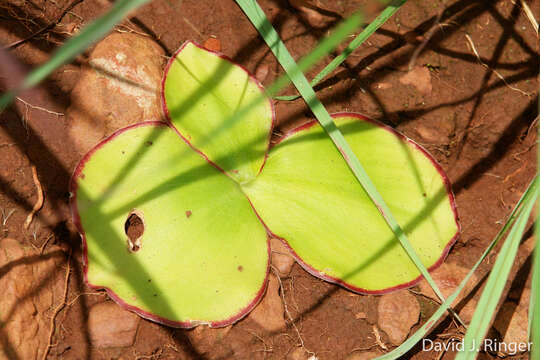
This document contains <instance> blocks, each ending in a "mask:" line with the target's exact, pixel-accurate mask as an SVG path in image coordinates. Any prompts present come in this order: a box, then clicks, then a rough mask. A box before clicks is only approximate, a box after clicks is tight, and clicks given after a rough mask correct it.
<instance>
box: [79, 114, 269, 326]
mask: <svg viewBox="0 0 540 360" xmlns="http://www.w3.org/2000/svg"><path fill="white" fill-rule="evenodd" d="M143 126H157V127H167V128H169V129H171V130H173V131H175V132H176V133H177V134H178V130H176V129H175V128H174V127H173V126H172V125H171V124H170V123H166V122H163V121H144V122H140V123H136V124H133V125H130V126H127V127H124V128H121V129H119V130H117V131H116V132H114V133H113V134H111V135H109V136H108V137H106V138H105V139H103V140H101V141H100V142H99V143H98V144H97V145H95V146H94V147H93V148H92V149H91V150H90V151H88V152H87V153H86V154H85V155H84V156H83V158H82V159H81V160H80V161H79V163H78V164H77V166H76V167H75V170H74V171H73V174H72V176H71V179H70V184H69V191H70V197H69V208H70V211H71V217H72V219H73V223H74V225H75V227H76V229H77V231H78V232H79V235H80V236H81V240H82V266H83V280H84V283H85V284H86V285H87V286H88V287H89V288H91V289H94V290H105V291H106V292H107V295H108V296H109V297H110V298H111V299H112V300H113V301H114V302H116V303H117V304H118V305H119V306H120V307H121V308H123V309H124V310H128V311H131V312H134V313H136V314H137V315H139V316H140V317H142V318H144V319H147V320H150V321H153V322H156V323H158V324H162V325H166V326H169V327H174V328H183V329H190V328H194V327H196V326H198V325H208V326H209V327H210V328H220V327H225V326H229V325H232V324H234V323H236V322H238V321H239V320H241V319H243V318H244V317H245V316H247V315H248V314H249V313H250V312H251V311H252V310H253V309H254V308H255V307H256V306H257V305H258V304H259V302H260V301H261V300H262V298H263V296H264V294H265V292H266V288H267V284H268V277H269V274H270V264H271V258H272V253H271V249H270V238H269V237H268V236H267V238H266V247H267V254H268V261H267V266H266V275H265V278H264V280H263V282H262V285H261V288H260V289H259V291H258V292H257V294H256V295H255V297H254V298H253V300H251V302H250V303H249V304H248V305H247V306H246V307H244V308H243V309H241V310H240V311H239V312H238V313H237V314H235V315H233V316H231V317H230V318H227V319H224V320H220V321H201V320H187V321H173V320H170V319H167V318H164V317H161V316H158V315H155V314H153V313H151V312H148V311H145V310H143V309H141V308H139V307H137V306H134V305H130V304H128V303H127V302H126V301H124V300H123V299H122V298H121V297H120V296H118V295H117V294H116V293H115V292H114V291H113V290H112V289H111V288H108V287H106V286H100V285H97V284H92V283H91V282H90V281H89V280H88V266H89V261H88V244H87V240H86V235H85V231H84V228H83V226H82V222H81V217H80V214H79V210H78V209H77V190H78V184H77V180H78V179H79V178H81V176H82V175H83V173H82V171H83V169H84V166H85V165H86V163H87V162H88V161H89V160H90V159H91V158H92V155H93V154H94V153H95V152H96V151H98V150H99V149H101V148H102V147H103V146H104V145H106V144H107V143H109V142H110V141H112V140H114V139H115V138H116V137H118V136H119V135H121V134H123V133H125V132H127V131H129V130H132V129H135V128H139V127H143ZM182 139H183V140H184V141H186V140H185V139H184V138H183V137H182ZM186 143H187V141H186ZM188 145H189V143H188ZM203 157H204V156H203ZM204 158H205V159H206V157H204ZM207 161H208V162H209V163H210V164H212V165H214V166H215V167H216V168H217V169H218V170H221V169H220V168H219V167H218V166H216V165H215V164H213V163H212V162H210V161H209V160H208V159H207ZM221 171H222V172H223V173H224V171H223V170H221ZM244 196H245V195H244ZM246 198H247V196H246ZM248 201H249V203H250V205H251V207H252V208H253V205H252V204H251V201H250V200H249V199H248ZM255 214H256V215H257V217H258V218H259V220H260V217H259V216H258V214H257V213H256V212H255ZM261 223H262V222H261ZM262 224H263V225H264V223H262ZM264 226H265V225H264ZM265 227H266V226H265Z"/></svg>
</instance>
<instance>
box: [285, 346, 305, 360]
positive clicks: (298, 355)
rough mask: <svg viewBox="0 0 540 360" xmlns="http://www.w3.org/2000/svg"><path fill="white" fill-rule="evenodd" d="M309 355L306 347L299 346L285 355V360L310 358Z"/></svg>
mask: <svg viewBox="0 0 540 360" xmlns="http://www.w3.org/2000/svg"><path fill="white" fill-rule="evenodd" d="M310 359H311V355H310V354H309V353H308V352H307V351H306V349H304V348H302V347H299V348H296V349H294V350H293V351H291V352H290V353H289V354H288V355H287V360H310Z"/></svg>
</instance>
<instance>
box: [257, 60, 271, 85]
mask: <svg viewBox="0 0 540 360" xmlns="http://www.w3.org/2000/svg"><path fill="white" fill-rule="evenodd" d="M269 70H270V67H269V66H268V64H262V65H261V66H259V67H258V68H257V69H256V70H255V78H256V79H257V80H258V81H259V82H260V83H263V82H264V80H266V78H267V77H268V71H269Z"/></svg>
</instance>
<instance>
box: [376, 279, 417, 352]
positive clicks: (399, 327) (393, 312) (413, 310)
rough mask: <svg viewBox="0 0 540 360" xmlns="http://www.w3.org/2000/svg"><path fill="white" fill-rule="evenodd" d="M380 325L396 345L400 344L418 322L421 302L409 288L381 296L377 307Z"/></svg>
mask: <svg viewBox="0 0 540 360" xmlns="http://www.w3.org/2000/svg"><path fill="white" fill-rule="evenodd" d="M377 312H378V314H379V318H378V325H379V328H380V329H381V330H382V331H384V332H385V333H386V334H387V335H388V338H389V340H390V342H391V343H392V344H394V345H400V344H401V343H402V342H403V341H404V340H405V339H406V338H407V335H409V331H410V330H411V328H412V327H413V326H414V325H415V324H416V323H417V322H418V318H419V316H420V304H418V300H416V297H415V296H414V295H412V294H411V293H410V292H409V291H407V290H399V291H396V292H393V293H390V294H387V295H383V296H381V298H380V299H379V305H378V307H377Z"/></svg>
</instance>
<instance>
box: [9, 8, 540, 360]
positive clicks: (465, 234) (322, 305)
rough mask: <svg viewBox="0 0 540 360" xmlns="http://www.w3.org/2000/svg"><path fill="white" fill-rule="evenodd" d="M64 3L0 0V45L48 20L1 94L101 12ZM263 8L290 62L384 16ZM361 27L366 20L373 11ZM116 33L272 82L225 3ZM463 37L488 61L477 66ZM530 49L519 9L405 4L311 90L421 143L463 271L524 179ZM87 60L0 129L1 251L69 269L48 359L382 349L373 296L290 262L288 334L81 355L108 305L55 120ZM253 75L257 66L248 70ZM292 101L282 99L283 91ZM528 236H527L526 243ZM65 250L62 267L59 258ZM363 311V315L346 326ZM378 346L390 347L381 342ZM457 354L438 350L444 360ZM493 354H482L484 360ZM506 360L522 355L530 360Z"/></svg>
mask: <svg viewBox="0 0 540 360" xmlns="http://www.w3.org/2000/svg"><path fill="white" fill-rule="evenodd" d="M70 3H71V1H69V0H56V1H45V0H35V1H24V0H2V1H1V2H0V19H1V21H0V42H1V43H2V44H3V45H9V44H13V43H15V42H16V41H18V40H21V39H26V38H28V37H30V36H31V35H32V34H34V33H36V32H37V31H39V30H41V29H44V28H45V27H47V26H49V24H54V23H56V22H58V24H57V25H52V26H50V27H49V28H48V29H47V30H46V31H43V32H41V33H40V34H38V35H37V36H33V37H31V38H30V39H28V40H27V41H25V42H24V43H22V44H19V45H18V46H15V47H13V48H11V49H9V50H8V52H7V53H2V52H0V59H1V60H0V63H1V64H2V65H1V69H0V84H1V85H0V86H3V88H6V87H9V86H13V84H16V83H17V81H19V80H20V79H21V78H22V77H23V76H24V73H25V72H26V70H27V69H28V68H30V67H32V66H35V65H38V64H40V63H42V62H44V61H45V60H46V59H47V58H48V56H49V55H50V54H51V53H52V52H53V51H54V50H55V49H56V48H57V47H58V46H59V45H61V44H62V43H63V42H64V41H65V39H66V38H68V37H69V36H70V35H71V34H73V33H74V32H76V31H77V29H79V28H80V27H81V26H83V25H84V24H86V23H88V22H89V21H90V20H92V19H93V18H96V17H97V16H99V15H100V14H103V13H104V12H105V11H106V10H107V8H108V7H110V3H109V2H108V1H106V0H79V1H75V5H74V6H73V7H72V8H71V9H70V10H69V11H68V12H65V11H64V10H65V9H66V8H67V7H68V6H69V4H70ZM443 3H445V4H444V5H443ZM528 3H529V4H530V6H531V8H532V11H533V13H534V14H536V15H539V14H540V1H536V0H535V1H528ZM260 4H261V6H262V8H263V9H264V11H265V12H266V14H267V16H268V17H269V18H270V19H271V20H272V23H273V24H274V26H275V28H276V29H277V30H278V32H279V33H280V35H281V37H282V38H283V39H284V40H285V43H286V45H287V46H288V48H289V50H290V51H291V53H292V55H293V56H294V57H295V58H296V59H298V58H300V57H301V56H302V55H304V54H306V53H308V52H309V51H310V50H311V49H312V48H313V47H314V45H315V44H316V43H317V41H319V40H320V39H321V38H322V37H324V36H325V35H326V34H327V32H328V30H329V29H331V28H332V27H333V26H334V25H335V24H336V22H337V21H339V19H340V18H341V17H344V16H347V15H348V14H350V13H352V12H353V11H354V10H355V9H357V8H358V7H359V5H366V11H367V13H368V14H371V13H376V11H378V10H379V9H380V7H378V6H377V5H374V4H373V3H372V2H371V1H367V2H366V1H356V0H350V1H330V0H328V1H321V4H322V6H323V7H324V8H325V9H327V10H328V11H325V12H324V15H325V16H323V17H322V18H321V19H318V20H319V23H316V24H313V21H312V20H313V19H312V18H309V17H306V16H303V14H302V13H301V12H299V11H297V10H295V9H293V8H292V7H290V6H289V5H288V3H287V2H286V1H284V0H261V1H260ZM443 10H444V12H442V15H440V17H439V16H438V15H439V14H440V12H441V11H443ZM63 12H65V14H64V16H63V17H61V15H62V14H63ZM60 17H61V19H60ZM368 17H369V19H371V18H373V15H369V16H368ZM59 19H60V20H59ZM437 20H438V24H437V23H436V22H437ZM434 26H435V27H434ZM433 27H434V28H433ZM432 28H433V29H432ZM431 29H432V30H431ZM430 30H431V31H430ZM115 31H118V32H134V33H139V34H143V35H144V36H149V37H151V38H153V39H154V40H155V41H156V42H157V43H158V44H159V45H160V46H161V47H162V48H163V49H164V50H165V53H166V54H168V55H170V54H171V53H173V52H174V51H175V49H177V48H178V47H179V46H180V44H182V43H183V42H184V41H185V40H188V39H191V40H195V41H197V42H199V43H204V42H205V41H206V40H208V39H209V38H211V37H216V38H217V39H219V40H220V45H221V51H222V52H223V53H225V54H226V55H228V56H229V57H231V58H232V59H234V60H235V61H236V62H238V63H240V64H242V65H243V66H245V67H247V68H248V69H249V70H250V71H251V72H252V73H257V71H258V70H259V69H260V68H261V67H264V66H266V67H267V68H268V69H269V71H268V75H267V76H266V78H265V79H264V80H263V82H264V84H265V85H268V84H270V83H271V82H272V81H273V80H274V79H276V77H277V76H278V75H279V74H281V73H282V70H281V69H280V67H279V66H278V65H277V64H276V61H275V59H274V57H273V56H272V54H271V53H270V52H269V50H268V48H267V47H266V46H265V45H264V43H263V41H262V40H261V39H260V38H259V37H258V36H257V33H256V31H255V30H254V29H253V28H252V27H251V25H250V23H249V21H248V20H247V19H246V17H245V16H244V15H243V13H242V12H241V11H240V10H239V8H238V7H237V6H236V5H235V4H234V2H233V1H231V0H227V1H195V0H184V1H168V0H154V1H152V2H151V3H150V4H148V5H146V6H144V7H143V8H141V9H139V10H137V11H136V12H135V13H133V14H132V15H131V18H130V20H129V21H124V22H123V23H122V25H121V26H117V27H116V28H115ZM429 35H431V38H430V39H429V41H428V42H427V44H425V47H424V48H423V50H422V51H421V52H420V54H419V56H418V57H417V58H416V59H415V60H414V65H416V66H419V67H424V68H427V69H428V70H429V75H430V79H431V85H429V84H427V85H428V86H426V84H425V83H424V84H421V85H422V86H418V88H417V87H416V85H415V83H414V81H413V82H412V83H411V82H410V81H408V82H407V81H404V80H403V79H402V77H403V76H404V75H405V74H406V73H407V69H408V67H409V63H410V62H411V59H413V58H414V53H415V50H416V49H418V48H419V47H420V46H423V43H424V41H425V40H426V38H428V37H429ZM467 35H468V36H470V39H471V40H472V42H473V43H474V46H475V48H476V50H477V52H478V54H479V55H480V56H481V59H482V62H483V63H484V64H485V65H482V64H480V62H479V60H478V58H477V56H476V55H475V54H474V52H473V50H472V49H471V46H470V43H469V41H468V40H467V37H466V36H467ZM3 45H2V46H3ZM538 45H539V44H538V38H537V35H536V33H535V32H534V30H533V28H532V26H531V23H530V22H529V21H528V19H527V17H526V16H525V13H524V11H523V10H522V8H521V7H520V2H519V1H514V2H512V1H506V0H504V1H503V0H501V1H475V0H448V1H445V2H441V4H439V3H438V2H432V1H427V0H421V1H409V2H408V3H407V4H406V5H405V6H404V7H403V8H402V9H401V10H400V11H399V12H398V13H397V14H396V15H395V16H394V17H393V18H392V19H391V20H390V21H388V22H387V23H386V24H385V25H384V27H383V28H382V29H380V30H379V31H378V32H377V33H376V34H375V35H374V36H372V37H371V38H370V39H369V41H367V42H366V43H365V44H364V45H363V46H361V48H360V49H359V50H357V51H356V52H354V53H353V54H352V55H351V56H350V57H349V58H348V59H347V61H346V62H345V63H344V64H343V65H342V66H341V67H339V68H338V69H337V70H336V71H335V72H334V73H333V74H332V75H331V76H330V77H328V78H327V79H326V80H325V81H324V82H323V83H322V84H320V85H319V86H317V90H318V95H319V97H320V99H321V100H322V101H323V103H324V104H325V105H326V106H327V107H328V109H329V111H330V112H337V111H357V112H361V113H364V114H366V115H368V116H370V117H372V118H375V119H380V120H381V121H383V122H386V123H388V124H390V125H392V126H394V127H396V128H397V129H398V130H400V131H402V132H403V133H405V134H406V135H407V136H409V137H411V138H413V139H415V140H417V141H418V142H419V143H421V144H422V145H424V146H425V147H426V148H427V149H428V150H429V151H430V152H431V153H432V154H433V155H434V156H435V157H436V158H437V160H438V161H439V162H440V163H441V164H442V166H443V168H444V169H445V170H446V171H447V173H448V175H449V177H450V179H451V181H452V184H453V189H454V192H455V194H456V196H457V205H458V210H459V214H460V218H461V224H462V228H463V229H462V234H461V236H460V238H459V240H458V243H457V244H456V245H455V246H454V248H453V250H452V251H451V253H450V255H449V259H448V261H451V262H455V263H458V264H460V265H463V266H465V267H470V266H472V264H473V263H474V262H475V261H476V259H477V258H478V257H479V256H480V254H481V252H482V251H483V249H484V248H485V246H486V244H487V243H488V242H489V241H490V239H492V238H493V236H494V235H495V234H496V233H497V231H498V230H499V228H500V227H501V224H502V223H504V221H505V219H506V217H507V215H508V214H509V212H510V211H511V209H512V207H513V205H514V204H515V203H516V202H517V200H518V199H519V197H520V195H521V194H522V192H523V191H524V189H525V187H526V186H527V184H528V183H529V182H530V180H531V179H532V178H533V176H534V174H535V171H536V168H535V161H536V160H535V154H536V148H535V146H534V145H535V142H536V135H535V133H536V127H535V126H534V125H535V124H533V122H534V120H535V117H536V115H537V108H538V104H537V100H536V99H537V89H538V78H537V72H538V68H539V65H540V64H539V58H538ZM341 48H343V47H341ZM340 50H341V49H340ZM336 54H337V52H336ZM333 55H335V54H333ZM85 59H86V55H82V56H80V57H78V58H77V59H76V60H75V61H74V62H73V63H71V64H69V65H66V66H63V67H62V68H60V69H59V70H57V71H56V72H55V73H54V74H53V75H52V76H51V77H50V78H49V79H48V80H47V81H45V82H44V83H43V84H42V85H41V86H40V87H39V88H35V89H32V90H30V91H27V92H26V93H25V94H23V95H21V99H24V102H23V101H21V100H16V101H15V103H14V104H13V105H12V106H11V107H10V108H9V110H7V111H5V112H4V113H3V114H2V115H1V120H0V210H2V212H3V218H2V219H1V221H0V231H1V233H0V241H2V239H3V238H8V237H10V238H14V239H16V240H18V241H19V242H21V243H22V244H24V245H30V246H33V247H35V248H36V249H37V250H36V251H37V253H38V254H39V249H40V247H41V246H42V245H43V246H44V247H45V248H47V247H50V246H54V245H55V244H56V245H61V248H62V249H63V251H64V252H65V254H66V255H65V261H67V260H68V259H69V261H71V276H70V278H69V287H68V296H67V298H68V303H67V306H65V307H64V308H63V309H62V310H61V311H60V312H59V314H58V315H57V317H56V327H55V332H54V336H53V339H52V342H51V344H52V347H51V348H50V352H49V358H51V359H52V358H62V359H86V358H88V359H113V358H122V359H135V358H140V359H142V358H146V359H151V358H153V359H225V358H237V359H266V358H268V359H282V358H287V356H291V354H293V352H294V350H295V349H296V348H297V347H298V346H299V344H300V343H301V342H303V344H304V346H305V348H306V349H309V350H310V351H312V352H313V353H315V354H316V356H317V358H318V359H342V358H346V357H347V356H349V355H350V354H352V353H357V352H358V353H359V352H362V351H367V350H368V349H369V350H370V351H377V350H380V349H379V348H378V346H377V343H376V342H375V336H374V334H373V330H372V329H373V324H375V323H376V320H377V313H376V312H377V311H376V309H377V303H378V297H377V296H361V295H355V294H352V293H350V292H348V291H346V290H343V289H342V288H340V287H338V286H335V285H332V284H329V283H326V282H323V281H321V280H319V279H316V278H314V277H313V276H311V275H309V274H308V273H306V272H305V271H303V270H302V269H301V268H300V267H299V266H297V265H295V266H294V268H293V271H292V273H291V275H290V276H289V277H288V278H286V279H283V289H284V295H285V296H284V298H285V301H286V303H287V308H288V310H289V312H290V315H291V317H292V319H293V320H294V326H293V324H292V323H291V321H290V320H289V319H288V318H287V322H288V327H287V328H286V329H284V330H283V331H280V332H278V333H267V332H264V331H263V330H262V329H261V328H260V327H258V325H257V324H256V323H255V322H253V321H252V320H251V319H249V318H246V319H245V320H242V321H240V322H238V323H237V324H236V325H234V326H233V327H232V329H230V331H229V332H227V333H226V334H225V335H224V336H223V337H220V338H218V339H217V340H216V341H215V342H214V343H213V344H211V343H208V342H207V343H204V342H197V341H195V340H193V337H191V338H192V340H191V341H190V340H189V335H190V334H191V333H190V332H189V331H185V330H178V329H171V328H167V327H164V326H161V325H158V324H155V323H152V322H149V321H145V320H144V321H141V322H140V324H139V329H138V332H137V337H136V341H135V344H134V345H133V346H132V347H127V348H118V349H103V350H100V349H95V348H92V347H91V345H90V338H89V335H88V331H87V318H88V309H89V307H90V306H91V305H93V304H95V303H97V302H101V301H103V299H104V295H99V293H98V292H96V291H94V290H91V289H89V288H87V287H86V286H85V285H84V283H83V280H82V274H81V263H80V259H81V242H80V238H79V236H78V234H76V232H75V231H74V229H73V224H72V221H71V217H70V213H69V210H68V206H67V203H68V197H69V193H68V182H69V178H70V175H71V172H72V171H73V169H74V167H75V165H76V163H77V162H78V161H79V160H80V155H79V154H78V152H77V151H76V150H75V147H74V145H73V144H74V141H73V140H72V139H70V138H69V137H68V132H67V127H66V121H67V120H66V118H65V117H64V116H63V115H62V114H63V113H65V111H66V109H67V107H68V106H69V105H70V104H69V103H70V92H71V90H72V89H73V87H74V85H75V83H76V82H77V80H78V76H79V72H80V69H81V66H82V64H84V62H85ZM330 59H331V57H328V58H326V59H324V61H323V62H321V63H320V64H318V65H317V66H316V68H315V69H312V70H311V71H309V73H308V77H312V76H313V75H314V74H315V73H316V72H317V71H318V70H320V69H321V68H322V67H323V66H324V64H326V63H328V62H329V61H330ZM263 69H264V68H263ZM264 72H265V71H262V70H259V74H261V73H264ZM503 79H504V80H503ZM424 80H425V79H424ZM419 81H420V80H419ZM2 83H3V84H2ZM292 91H293V89H292V88H289V89H288V90H287V91H286V92H287V93H292ZM276 111H277V117H278V124H279V125H278V127H277V128H276V129H275V132H276V136H278V135H279V133H283V132H285V131H286V130H287V129H290V128H292V127H294V126H295V125H297V124H299V123H301V122H305V121H307V120H308V119H310V118H312V114H311V113H310V112H309V110H308V108H307V107H306V105H305V104H304V102H303V101H302V100H296V101H294V102H290V103H287V102H278V103H277V104H276ZM32 165H33V166H35V167H36V168H37V173H38V176H39V179H40V182H41V186H42V187H43V191H44V197H45V203H44V206H43V208H42V209H41V210H40V211H39V212H38V213H37V215H36V217H35V219H34V221H33V222H32V224H31V225H30V227H29V229H28V230H25V229H24V228H23V224H24V222H25V219H26V216H27V214H28V213H29V212H30V211H31V210H32V208H33V207H34V203H35V201H36V199H37V192H36V191H37V190H36V186H35V184H34V181H33V178H32V170H31V166H32ZM12 211H13V212H12ZM9 214H11V216H9V217H8V215H9ZM51 235H52V238H51V237H50V236H51ZM530 236H531V230H530V229H529V230H528V232H527V236H526V238H528V237H530ZM46 241H47V242H48V243H45V242H46ZM71 251H72V252H73V256H71V257H68V255H67V254H68V253H71ZM518 258H519V261H518V262H517V264H516V268H515V269H514V270H513V272H512V276H513V280H512V282H511V283H510V284H509V285H508V290H509V291H510V294H515V293H516V292H517V293H518V294H520V293H521V291H522V289H523V288H524V286H526V282H527V281H530V280H527V279H528V278H529V277H530V276H529V275H530V266H531V259H530V247H525V246H523V247H522V248H520V253H519V255H518ZM494 259H495V258H494V257H490V259H489V261H488V262H486V264H484V265H483V266H482V268H481V271H480V273H479V274H480V276H479V278H482V279H483V280H482V281H485V276H483V275H485V274H486V271H487V269H489V266H490V265H489V264H493V261H494ZM36 261H38V262H39V261H40V259H39V256H38V257H35V256H34V257H32V260H28V262H20V263H17V264H12V265H10V266H5V267H2V268H0V277H2V276H4V275H5V273H7V272H9V271H11V269H12V268H13V267H14V266H30V265H31V263H32V262H36ZM65 271H66V268H65V264H64V265H62V266H61V267H58V268H57V269H56V270H55V271H51V272H54V273H55V274H49V275H50V276H45V275H44V276H43V284H42V285H41V286H44V287H52V286H58V284H53V281H55V282H58V281H59V282H60V283H59V284H60V287H62V286H63V285H62V284H63V281H64V279H63V277H62V276H57V275H58V274H56V272H58V273H62V274H63V273H65ZM480 286H481V284H480V285H479V286H477V288H476V290H478V289H479V287H480ZM477 293H478V291H477ZM80 294H82V295H81V296H79V295H80ZM29 296H31V295H29ZM476 296H477V295H476ZM514 299H519V296H517V297H516V296H514ZM418 301H419V302H420V304H421V309H422V314H421V319H422V321H424V320H425V319H426V318H427V317H429V315H430V314H431V313H432V312H433V310H434V305H433V303H431V302H430V301H428V300H426V299H425V298H424V297H421V296H418ZM359 313H363V314H365V316H360V317H358V316H355V315H357V314H359ZM47 315H48V316H50V315H51V314H50V313H48V314H47ZM47 315H46V314H43V316H47ZM47 323H48V320H47ZM414 329H415V328H413V330H414ZM457 332H458V329H457V328H456V326H455V324H454V323H452V322H451V321H449V320H448V321H446V322H444V323H443V324H441V325H440V326H439V327H438V328H437V329H436V330H435V331H433V332H432V334H431V335H430V337H431V338H432V339H436V338H437V337H439V336H440V335H441V334H448V333H457ZM299 336H301V338H300V337H299ZM0 340H2V341H0V346H3V347H4V348H5V349H9V347H10V346H13V345H12V344H9V342H8V341H7V340H6V338H5V336H3V334H2V326H1V325H0ZM381 341H382V342H383V343H386V344H389V342H388V338H387V337H386V335H385V334H384V333H382V334H381ZM388 346H389V347H390V345H388ZM454 355H455V354H454V353H452V352H448V353H446V354H444V356H443V357H442V359H451V358H453V357H454ZM13 356H14V358H16V357H15V355H13ZM438 356H439V354H438V353H436V352H422V351H420V348H416V349H414V350H413V351H411V352H410V353H409V354H408V355H407V358H413V359H439V357H438ZM492 357H493V355H491V354H485V353H483V354H481V355H480V358H481V359H485V358H492ZM515 358H528V355H523V356H520V357H519V356H517V357H515Z"/></svg>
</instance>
